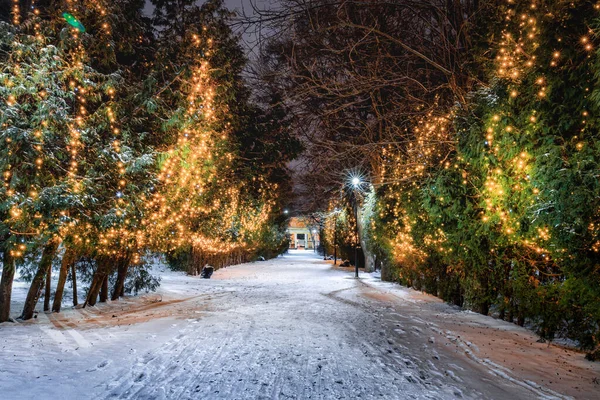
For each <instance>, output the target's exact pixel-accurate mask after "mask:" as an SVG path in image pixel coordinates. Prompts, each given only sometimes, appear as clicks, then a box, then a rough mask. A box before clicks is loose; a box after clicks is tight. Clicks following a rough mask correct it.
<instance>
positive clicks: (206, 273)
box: [200, 265, 215, 279]
mask: <svg viewBox="0 0 600 400" xmlns="http://www.w3.org/2000/svg"><path fill="white" fill-rule="evenodd" d="M213 272H215V269H214V268H213V267H211V266H210V265H205V266H204V268H202V272H200V278H204V279H210V277H211V275H212V274H213Z"/></svg>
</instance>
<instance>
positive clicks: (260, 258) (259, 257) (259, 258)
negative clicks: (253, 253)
mask: <svg viewBox="0 0 600 400" xmlns="http://www.w3.org/2000/svg"><path fill="white" fill-rule="evenodd" d="M256 261H265V258H264V257H263V256H258V258H257V259H256Z"/></svg>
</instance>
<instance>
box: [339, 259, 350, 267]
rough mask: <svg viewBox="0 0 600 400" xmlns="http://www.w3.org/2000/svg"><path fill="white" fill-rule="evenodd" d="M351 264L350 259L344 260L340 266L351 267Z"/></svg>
mask: <svg viewBox="0 0 600 400" xmlns="http://www.w3.org/2000/svg"><path fill="white" fill-rule="evenodd" d="M349 266H350V261H348V260H344V262H343V263H341V264H340V267H349Z"/></svg>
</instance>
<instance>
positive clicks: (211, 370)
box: [0, 252, 600, 400]
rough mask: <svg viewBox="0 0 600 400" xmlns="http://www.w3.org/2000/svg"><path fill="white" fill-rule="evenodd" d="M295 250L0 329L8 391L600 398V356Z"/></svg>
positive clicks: (1, 393) (0, 388)
mask: <svg viewBox="0 0 600 400" xmlns="http://www.w3.org/2000/svg"><path fill="white" fill-rule="evenodd" d="M361 275H362V279H360V280H356V279H353V278H352V276H353V273H351V272H350V271H349V270H342V269H338V268H332V266H331V262H324V261H321V260H319V259H318V258H314V257H313V255H312V253H310V252H298V253H295V254H290V255H286V256H285V257H280V258H278V259H275V260H271V261H267V262H257V263H250V264H244V265H239V266H235V267H229V268H226V269H223V270H219V271H217V272H215V274H214V275H213V279H210V280H203V279H199V278H195V277H188V276H185V275H182V274H179V273H174V272H170V271H164V272H163V273H162V282H161V288H160V290H159V292H158V293H152V294H147V295H143V296H139V297H132V298H128V299H126V300H120V301H116V302H111V303H108V304H103V305H100V306H98V307H91V308H86V309H76V310H75V309H69V308H67V309H65V310H64V312H62V313H60V314H44V313H40V314H39V317H38V318H37V319H36V320H32V321H28V322H26V323H17V324H12V323H4V324H0V398H2V399H6V400H11V399H34V398H35V399H51V398H70V399H92V398H93V399H96V398H98V399H313V398H314V399H357V398H361V399H375V398H378V399H379V398H382V399H454V398H468V399H482V398H486V399H510V400H514V399H531V398H541V399H564V398H581V399H597V398H598V393H599V389H600V384H599V383H600V382H598V379H600V364H598V363H596V364H594V363H590V362H587V361H585V360H584V359H583V355H582V354H580V353H576V352H573V351H570V350H566V349H562V348H559V347H555V346H548V345H547V344H541V343H536V340H537V338H536V337H535V335H533V334H532V333H531V332H529V331H527V330H526V329H523V328H520V327H518V326H516V325H513V324H509V323H505V322H502V321H498V320H495V319H492V318H489V317H484V316H481V315H477V314H474V313H470V312H464V311H461V310H459V309H457V308H454V307H451V306H448V305H446V304H444V303H442V302H441V301H439V300H437V299H436V298H434V297H432V296H427V295H424V294H421V293H419V292H415V291H412V290H409V289H405V288H402V287H400V286H397V285H392V284H388V283H383V282H380V281H379V280H378V279H376V277H374V276H373V275H369V274H361Z"/></svg>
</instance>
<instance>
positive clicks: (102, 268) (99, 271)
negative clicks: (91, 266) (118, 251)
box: [83, 257, 111, 307]
mask: <svg viewBox="0 0 600 400" xmlns="http://www.w3.org/2000/svg"><path fill="white" fill-rule="evenodd" d="M97 262H98V266H97V267H96V272H95V273H94V278H93V279H92V284H91V285H90V290H89V291H88V295H87V298H86V300H85V303H84V304H83V306H84V307H85V306H87V305H90V306H94V305H96V301H97V300H98V294H99V293H100V290H102V286H103V283H104V278H105V277H106V276H108V273H109V270H110V263H111V261H110V258H108V257H99V258H98V260H97Z"/></svg>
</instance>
